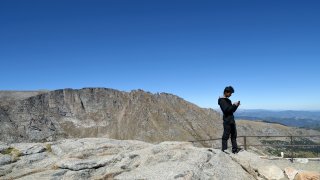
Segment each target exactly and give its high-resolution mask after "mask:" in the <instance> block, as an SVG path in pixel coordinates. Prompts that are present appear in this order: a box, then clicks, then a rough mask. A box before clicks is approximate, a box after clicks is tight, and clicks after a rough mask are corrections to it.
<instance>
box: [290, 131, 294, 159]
mask: <svg viewBox="0 0 320 180" xmlns="http://www.w3.org/2000/svg"><path fill="white" fill-rule="evenodd" d="M292 139H293V138H292V136H290V144H291V148H290V150H291V162H292V163H293V148H292V147H293V146H292V145H293V140H292Z"/></svg>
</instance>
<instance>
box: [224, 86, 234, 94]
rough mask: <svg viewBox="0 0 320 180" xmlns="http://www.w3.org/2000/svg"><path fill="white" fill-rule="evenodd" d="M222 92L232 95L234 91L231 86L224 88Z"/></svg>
mask: <svg viewBox="0 0 320 180" xmlns="http://www.w3.org/2000/svg"><path fill="white" fill-rule="evenodd" d="M224 92H231V93H234V89H233V87H232V86H227V87H226V88H224Z"/></svg>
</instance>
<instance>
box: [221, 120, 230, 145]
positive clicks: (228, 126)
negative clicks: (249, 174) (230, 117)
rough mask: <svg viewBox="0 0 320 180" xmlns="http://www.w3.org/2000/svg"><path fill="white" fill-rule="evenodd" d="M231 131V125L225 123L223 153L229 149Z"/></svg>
mask: <svg viewBox="0 0 320 180" xmlns="http://www.w3.org/2000/svg"><path fill="white" fill-rule="evenodd" d="M230 131H231V127H230V125H229V124H228V123H225V122H223V135H222V151H224V150H226V149H228V139H229V136H230Z"/></svg>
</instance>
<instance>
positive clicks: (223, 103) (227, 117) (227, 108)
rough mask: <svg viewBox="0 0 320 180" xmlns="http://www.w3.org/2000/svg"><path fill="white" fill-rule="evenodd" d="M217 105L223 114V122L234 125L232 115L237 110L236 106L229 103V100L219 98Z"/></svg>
mask: <svg viewBox="0 0 320 180" xmlns="http://www.w3.org/2000/svg"><path fill="white" fill-rule="evenodd" d="M218 104H219V105H220V108H221V110H222V112H223V121H224V122H226V123H235V122H234V116H233V113H234V112H235V111H236V110H237V108H238V106H237V105H234V104H232V103H231V101H230V99H228V98H225V97H220V98H219V99H218Z"/></svg>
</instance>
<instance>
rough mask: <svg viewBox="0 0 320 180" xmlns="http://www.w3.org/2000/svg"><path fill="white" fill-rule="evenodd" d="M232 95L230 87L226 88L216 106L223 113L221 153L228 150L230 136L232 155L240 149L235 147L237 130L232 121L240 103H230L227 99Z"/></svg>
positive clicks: (232, 90)
mask: <svg viewBox="0 0 320 180" xmlns="http://www.w3.org/2000/svg"><path fill="white" fill-rule="evenodd" d="M232 93H234V89H233V87H232V86H227V87H226V88H225V89H224V92H223V96H222V97H219V99H218V104H219V105H220V108H221V110H222V112H223V135H222V151H223V152H225V150H226V149H227V148H228V139H229V137H230V134H231V143H232V153H238V152H239V151H240V150H241V148H238V145H237V129H236V123H235V121H234V116H233V113H234V112H235V111H236V110H237V108H238V107H239V106H240V101H238V102H235V103H233V104H232V103H231V100H230V99H229V97H230V96H231V95H232Z"/></svg>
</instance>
